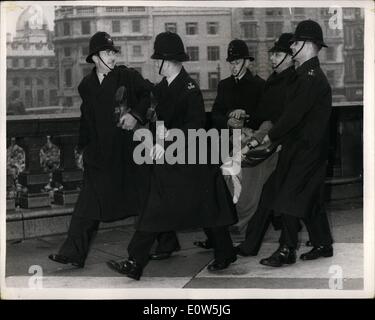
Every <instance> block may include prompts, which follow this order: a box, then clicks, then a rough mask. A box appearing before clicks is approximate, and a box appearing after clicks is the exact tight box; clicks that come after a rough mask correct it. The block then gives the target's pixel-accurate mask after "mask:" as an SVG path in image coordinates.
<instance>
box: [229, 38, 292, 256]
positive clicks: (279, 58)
mask: <svg viewBox="0 0 375 320" xmlns="http://www.w3.org/2000/svg"><path fill="white" fill-rule="evenodd" d="M292 37H293V34H292V33H283V34H281V35H280V37H279V39H278V40H277V41H276V42H275V44H274V46H273V47H272V48H271V49H270V50H269V52H270V53H271V55H270V61H271V65H272V69H273V73H272V74H271V75H270V77H269V78H268V79H267V81H266V84H265V88H264V94H263V97H262V100H261V102H260V104H259V106H258V108H257V111H256V112H255V114H254V116H253V117H251V119H250V121H251V122H252V125H253V126H254V127H257V126H258V125H259V123H262V124H263V126H264V123H265V122H271V126H268V129H267V131H264V130H263V131H262V132H259V130H258V131H257V132H255V133H254V135H253V137H252V141H250V145H249V147H250V148H252V147H255V146H257V145H259V144H260V143H261V142H262V140H263V138H264V137H265V135H266V134H267V133H268V131H269V129H270V128H272V125H273V124H275V123H277V121H278V120H279V118H280V117H281V115H282V113H283V111H284V109H285V100H286V95H285V93H286V87H287V84H288V81H289V79H290V78H291V77H292V76H294V73H295V70H294V61H293V59H292V55H293V53H292V49H291V48H290V40H291V38H292ZM277 158H278V153H274V154H273V155H271V156H270V157H269V158H268V159H266V160H265V161H263V162H262V163H260V164H258V165H257V166H255V167H254V168H253V170H259V171H260V172H259V177H260V178H262V177H263V179H261V180H260V179H257V181H256V182H257V183H259V184H258V185H255V186H253V188H252V189H248V190H251V193H256V194H257V195H258V199H259V198H260V197H261V193H262V188H263V184H264V183H266V181H267V179H268V177H269V176H270V175H271V173H272V172H273V170H274V169H275V167H276V164H277ZM267 163H268V166H267ZM244 183H246V181H244ZM267 185H268V183H266V184H265V189H266V188H267ZM249 193H250V191H249ZM257 207H258V206H257V204H256V205H255V208H254V210H257ZM260 207H263V205H262V204H261V205H260ZM271 220H272V215H271V212H270V211H269V210H257V211H256V212H255V214H254V215H253V216H252V217H251V219H250V221H249V223H248V225H247V229H246V238H245V241H243V242H242V243H241V244H240V245H239V246H237V247H236V250H237V253H238V254H240V255H242V256H248V255H257V253H258V251H259V248H260V245H261V243H262V240H263V237H264V234H265V232H266V231H267V229H268V226H269V224H270V223H271Z"/></svg>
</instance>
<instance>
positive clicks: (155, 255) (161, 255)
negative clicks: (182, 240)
mask: <svg viewBox="0 0 375 320" xmlns="http://www.w3.org/2000/svg"><path fill="white" fill-rule="evenodd" d="M180 250H181V247H177V248H176V249H174V250H173V251H169V252H155V253H152V254H150V260H165V259H168V258H169V257H170V256H171V255H172V253H173V252H177V251H180Z"/></svg>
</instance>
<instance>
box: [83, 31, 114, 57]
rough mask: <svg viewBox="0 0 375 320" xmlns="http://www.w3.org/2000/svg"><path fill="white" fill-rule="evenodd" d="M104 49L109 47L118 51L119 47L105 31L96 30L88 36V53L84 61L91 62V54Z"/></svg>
mask: <svg viewBox="0 0 375 320" xmlns="http://www.w3.org/2000/svg"><path fill="white" fill-rule="evenodd" d="M106 49H111V50H113V51H115V52H119V51H120V50H119V47H116V46H115V45H114V43H113V40H112V38H111V36H110V35H109V34H108V33H107V32H103V31H98V32H97V33H95V34H94V35H93V36H92V37H91V38H90V45H89V54H88V56H87V58H86V62H88V63H93V61H92V56H93V55H94V54H96V53H98V52H99V51H102V50H106Z"/></svg>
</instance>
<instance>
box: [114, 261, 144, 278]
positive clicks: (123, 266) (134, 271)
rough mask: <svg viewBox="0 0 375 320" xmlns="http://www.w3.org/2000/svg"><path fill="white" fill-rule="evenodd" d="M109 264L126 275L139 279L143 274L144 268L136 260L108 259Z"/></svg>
mask: <svg viewBox="0 0 375 320" xmlns="http://www.w3.org/2000/svg"><path fill="white" fill-rule="evenodd" d="M107 266H108V267H109V268H110V269H112V270H114V271H116V272H118V273H121V274H124V275H126V276H127V277H129V278H132V279H134V280H139V279H140V278H141V276H142V272H143V268H142V267H141V266H140V265H139V264H137V263H136V262H135V261H134V260H124V261H118V262H117V261H114V260H109V261H107Z"/></svg>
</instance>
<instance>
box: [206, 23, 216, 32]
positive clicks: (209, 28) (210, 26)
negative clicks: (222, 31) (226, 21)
mask: <svg viewBox="0 0 375 320" xmlns="http://www.w3.org/2000/svg"><path fill="white" fill-rule="evenodd" d="M207 33H208V34H218V33H219V23H218V22H207Z"/></svg>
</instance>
